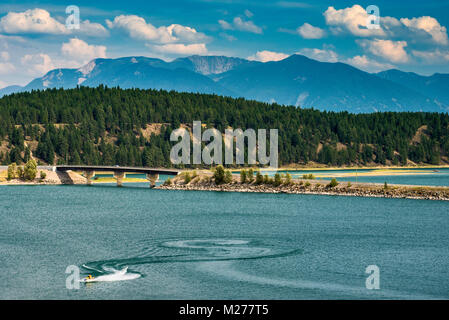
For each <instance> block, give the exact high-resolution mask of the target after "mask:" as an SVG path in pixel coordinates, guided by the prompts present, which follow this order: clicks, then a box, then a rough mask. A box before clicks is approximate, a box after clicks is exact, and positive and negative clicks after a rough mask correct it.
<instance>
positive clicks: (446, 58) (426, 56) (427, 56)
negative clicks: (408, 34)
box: [412, 49, 449, 64]
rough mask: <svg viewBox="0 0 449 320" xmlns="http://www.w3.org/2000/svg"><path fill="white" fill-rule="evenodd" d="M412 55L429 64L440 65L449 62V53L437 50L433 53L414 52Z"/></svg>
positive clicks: (432, 51)
mask: <svg viewBox="0 0 449 320" xmlns="http://www.w3.org/2000/svg"><path fill="white" fill-rule="evenodd" d="M412 54H413V55H414V56H415V57H417V58H420V59H421V60H423V61H424V62H425V63H427V64H439V63H447V62H449V51H448V50H440V49H435V50H431V51H419V50H412Z"/></svg>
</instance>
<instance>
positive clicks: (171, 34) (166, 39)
mask: <svg viewBox="0 0 449 320" xmlns="http://www.w3.org/2000/svg"><path fill="white" fill-rule="evenodd" d="M106 24H107V25H108V27H109V28H110V29H121V30H123V31H125V32H127V33H128V34H129V36H130V37H132V38H134V39H139V40H145V41H154V42H158V43H172V42H184V43H192V42H204V41H206V40H207V39H208V37H207V36H206V35H205V34H204V33H201V32H198V31H196V30H195V29H194V28H191V27H186V26H182V25H179V24H172V25H170V26H168V27H167V26H161V27H158V28H156V27H155V26H153V25H152V24H151V23H147V22H146V21H145V19H144V18H142V17H139V16H136V15H127V16H126V15H121V16H117V17H115V18H114V20H113V21H109V20H106Z"/></svg>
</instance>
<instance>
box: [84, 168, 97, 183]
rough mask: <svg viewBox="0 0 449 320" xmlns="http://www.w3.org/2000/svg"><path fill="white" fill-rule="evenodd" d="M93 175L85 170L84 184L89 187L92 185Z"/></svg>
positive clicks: (93, 172) (93, 173) (92, 172)
mask: <svg viewBox="0 0 449 320" xmlns="http://www.w3.org/2000/svg"><path fill="white" fill-rule="evenodd" d="M94 175H95V171H91V170H86V171H84V176H85V177H86V184H87V185H89V186H90V185H91V184H92V177H93V176H94Z"/></svg>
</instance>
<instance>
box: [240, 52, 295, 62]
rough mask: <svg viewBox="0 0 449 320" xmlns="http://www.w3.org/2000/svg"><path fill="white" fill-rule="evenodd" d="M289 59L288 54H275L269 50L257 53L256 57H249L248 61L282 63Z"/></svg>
mask: <svg viewBox="0 0 449 320" xmlns="http://www.w3.org/2000/svg"><path fill="white" fill-rule="evenodd" d="M285 58H288V54H285V53H282V52H273V51H268V50H263V51H257V52H256V53H255V54H254V55H252V56H249V57H248V58H247V59H248V60H252V61H261V62H268V61H280V60H284V59H285Z"/></svg>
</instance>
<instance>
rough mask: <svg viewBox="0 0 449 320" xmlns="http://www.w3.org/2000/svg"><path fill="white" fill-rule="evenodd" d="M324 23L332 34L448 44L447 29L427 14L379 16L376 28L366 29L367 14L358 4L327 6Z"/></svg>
mask: <svg viewBox="0 0 449 320" xmlns="http://www.w3.org/2000/svg"><path fill="white" fill-rule="evenodd" d="M323 15H324V17H325V20H326V24H327V25H328V26H330V28H331V31H332V32H333V33H334V34H339V33H350V34H352V35H354V36H358V37H371V36H375V37H377V38H379V37H380V38H390V39H401V38H402V39H407V40H410V42H426V41H427V42H428V40H429V39H431V40H432V42H434V43H436V44H439V45H447V44H449V40H448V35H447V29H446V27H444V26H442V25H441V24H440V23H439V22H438V20H437V19H435V18H433V17H430V16H422V17H418V18H411V19H409V18H400V19H396V18H394V17H388V16H385V17H383V16H381V17H380V28H379V29H371V30H370V29H368V28H367V25H368V21H369V17H370V15H369V14H368V13H367V12H366V10H365V9H364V8H363V7H361V6H360V5H357V4H356V5H354V6H352V7H348V8H345V9H340V10H336V9H335V8H334V7H329V8H328V9H327V10H326V11H325V12H324V14H323Z"/></svg>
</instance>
